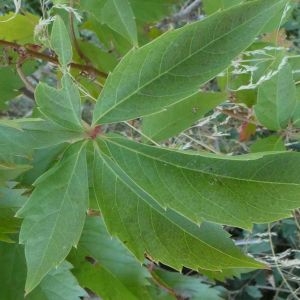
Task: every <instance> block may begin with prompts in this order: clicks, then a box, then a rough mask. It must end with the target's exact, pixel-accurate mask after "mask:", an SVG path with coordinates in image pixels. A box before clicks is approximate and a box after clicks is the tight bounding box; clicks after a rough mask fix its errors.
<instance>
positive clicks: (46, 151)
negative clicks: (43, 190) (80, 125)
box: [19, 143, 69, 185]
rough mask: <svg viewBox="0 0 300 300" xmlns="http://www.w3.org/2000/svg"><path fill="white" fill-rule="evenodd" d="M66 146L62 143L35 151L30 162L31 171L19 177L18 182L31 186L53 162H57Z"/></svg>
mask: <svg viewBox="0 0 300 300" xmlns="http://www.w3.org/2000/svg"><path fill="white" fill-rule="evenodd" d="M68 146H69V145H68V144H67V143H62V144H58V145H54V146H51V147H47V148H42V149H37V150H35V151H34V153H33V157H32V161H31V164H32V167H31V169H29V170H28V171H27V172H25V173H24V174H23V175H22V176H20V177H19V181H21V182H22V184H26V185H32V184H33V183H34V181H36V179H37V178H38V177H40V176H41V175H42V174H43V173H45V172H46V171H47V170H48V169H49V168H50V167H51V166H52V165H53V164H54V162H56V160H58V157H59V155H61V153H63V152H64V150H65V149H66V148H67V147H68Z"/></svg>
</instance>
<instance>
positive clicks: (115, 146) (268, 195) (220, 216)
mask: <svg viewBox="0 0 300 300" xmlns="http://www.w3.org/2000/svg"><path fill="white" fill-rule="evenodd" d="M100 145H101V147H102V149H103V151H106V153H107V154H108V155H109V156H111V157H112V160H113V161H114V163H115V164H116V165H117V166H118V168H119V169H120V172H121V170H122V171H123V172H125V173H126V176H128V178H129V179H130V180H132V182H134V184H135V185H136V186H138V187H139V188H140V189H142V190H143V192H144V193H146V194H147V195H148V196H149V197H151V198H152V199H153V201H154V202H155V203H157V204H159V205H160V206H161V207H163V208H166V209H167V208H170V209H173V210H175V211H177V212H178V213H180V214H182V215H184V216H185V217H187V218H188V219H190V220H191V221H192V222H194V223H201V222H203V221H211V222H216V223H220V224H227V225H232V226H236V227H242V228H246V229H251V227H252V224H253V223H267V222H271V221H275V220H278V219H281V218H285V217H289V216H290V215H291V210H292V209H295V208H297V207H299V206H300V179H299V176H298V163H297V162H299V163H300V155H299V154H298V153H269V154H261V153H257V154H251V155H245V156H238V157H228V156H218V155H210V154H199V153H195V152H191V153H189V152H188V153H187V152H184V153H183V152H177V151H174V150H167V149H163V148H156V147H151V146H146V145H142V144H138V143H135V142H132V141H129V140H126V139H123V138H118V137H111V138H103V139H102V140H101V143H100ZM279 170H280V171H279Z"/></svg>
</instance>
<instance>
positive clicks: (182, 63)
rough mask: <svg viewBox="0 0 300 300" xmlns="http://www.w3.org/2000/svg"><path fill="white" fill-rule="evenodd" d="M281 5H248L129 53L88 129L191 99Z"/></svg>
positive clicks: (119, 66) (195, 24) (100, 99)
mask: <svg viewBox="0 0 300 300" xmlns="http://www.w3.org/2000/svg"><path fill="white" fill-rule="evenodd" d="M285 3H286V1H282V0H280V1H273V2H272V4H270V3H269V2H266V1H263V0H259V1H251V2H247V3H246V4H244V5H240V6H236V7H234V8H232V9H229V10H226V11H223V12H220V13H217V14H214V15H212V16H211V17H209V18H206V19H205V20H203V21H199V22H195V23H192V24H189V25H186V26H184V27H183V28H180V29H178V30H175V31H172V32H168V33H166V34H164V35H162V36H161V37H159V38H157V39H156V40H155V41H153V42H151V43H149V44H147V45H145V46H143V47H141V48H139V49H133V50H132V51H130V52H129V53H128V54H127V55H126V56H125V57H124V58H123V59H122V61H121V62H120V63H119V65H118V66H117V67H116V68H115V69H114V71H113V73H111V74H110V76H109V77H108V79H107V81H106V83H105V86H104V89H103V91H102V93H101V95H100V97H99V99H98V102H97V104H96V107H95V111H94V118H93V123H109V122H118V121H123V120H129V119H133V118H136V117H140V116H144V115H149V114H151V113H155V112H159V111H162V110H163V109H164V108H165V107H166V106H168V105H171V104H174V103H176V102H178V101H181V100H183V99H185V98H187V97H189V96H191V95H193V94H195V93H196V92H197V91H198V90H199V86H200V85H201V84H203V83H205V82H207V81H208V80H210V79H212V78H213V77H214V76H216V75H217V74H218V73H220V72H221V71H222V70H223V69H225V68H226V67H227V66H228V65H229V63H230V62H231V60H232V59H233V58H234V57H235V56H236V55H238V54H239V53H240V52H241V51H242V50H244V49H245V48H246V47H247V46H249V45H250V44H251V42H252V41H253V39H254V38H255V36H256V35H257V34H258V33H259V31H260V29H261V27H262V26H263V25H265V24H266V22H268V20H269V19H270V18H271V17H272V15H274V14H276V13H277V12H278V11H280V9H282V8H283V6H284V4H285ZM220 24H222V25H220Z"/></svg>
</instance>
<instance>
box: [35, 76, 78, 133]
mask: <svg viewBox="0 0 300 300" xmlns="http://www.w3.org/2000/svg"><path fill="white" fill-rule="evenodd" d="M61 82H62V88H61V89H59V90H57V89H55V88H52V87H50V86H49V85H47V84H45V83H41V84H39V85H38V87H37V88H36V92H35V98H36V102H37V104H38V106H39V110H40V111H41V112H42V114H43V115H45V116H46V117H47V118H49V119H50V120H51V121H53V122H55V123H57V124H59V125H60V126H62V127H64V128H66V129H69V130H73V131H83V128H82V123H81V117H80V115H81V111H80V94H79V91H78V88H77V86H76V85H75V83H73V81H72V79H71V78H70V77H69V75H67V74H66V75H64V76H63V78H62V80H61Z"/></svg>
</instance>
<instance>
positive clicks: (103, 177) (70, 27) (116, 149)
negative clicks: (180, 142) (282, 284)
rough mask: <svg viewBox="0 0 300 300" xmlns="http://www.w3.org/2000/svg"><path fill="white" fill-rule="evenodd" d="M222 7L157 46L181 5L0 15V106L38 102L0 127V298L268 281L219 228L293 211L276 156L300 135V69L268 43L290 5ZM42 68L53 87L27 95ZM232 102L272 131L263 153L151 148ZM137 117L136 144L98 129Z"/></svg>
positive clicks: (195, 289)
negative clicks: (18, 99)
mask: <svg viewBox="0 0 300 300" xmlns="http://www.w3.org/2000/svg"><path fill="white" fill-rule="evenodd" d="M229 2H230V4H228V5H225V4H224V5H225V7H220V6H219V5H217V6H215V7H214V5H213V3H217V1H203V5H204V9H205V8H206V14H207V16H206V17H205V18H204V19H203V20H200V21H195V22H191V23H190V24H187V25H185V26H183V27H181V28H179V29H173V30H168V31H167V32H166V33H163V34H162V32H159V29H157V28H155V27H154V26H153V24H155V22H158V21H159V20H160V19H161V18H162V17H163V16H165V15H167V14H171V13H172V8H173V7H174V4H176V3H177V4H178V3H180V1H171V0H165V1H162V0H159V1H156V0H155V1H154V0H153V1H148V2H147V1H142V0H129V1H124V0H99V1H96V0H81V1H60V0H56V1H55V0H54V1H53V3H52V4H53V5H52V6H50V5H49V3H48V4H47V3H44V2H43V1H42V3H43V6H42V7H41V10H42V15H43V17H42V19H39V17H38V16H36V15H34V14H32V13H30V12H27V11H22V14H20V13H18V12H16V13H13V12H11V13H9V14H5V15H3V16H1V19H0V21H1V23H0V47H1V51H2V54H3V56H2V60H3V62H2V67H1V68H0V76H1V78H0V86H1V87H3V88H2V90H1V91H0V103H1V104H0V105H2V107H3V106H4V103H5V101H7V100H9V99H11V98H13V97H15V96H17V95H18V93H19V92H18V91H19V89H20V88H21V87H22V86H24V85H25V88H26V89H27V90H28V91H29V92H31V93H34V99H35V104H36V107H35V109H34V111H33V113H32V115H31V116H30V117H26V118H20V119H13V120H9V119H5V118H1V120H0V141H1V142H0V143H1V147H0V159H1V161H0V183H1V188H0V240H1V242H0V266H1V274H0V286H1V288H0V294H1V295H0V296H1V299H24V297H25V299H79V298H80V297H84V296H86V295H87V292H88V291H89V292H91V293H92V294H95V295H97V296H99V297H101V299H160V298H161V299H179V298H178V297H180V296H181V297H186V298H188V299H222V295H221V293H220V292H219V291H218V290H217V289H211V288H209V285H207V284H205V283H204V282H203V283H202V282H201V280H200V279H199V277H197V278H194V277H187V276H184V275H182V274H181V273H175V272H169V271H167V270H168V268H169V269H170V268H172V269H174V270H178V271H181V270H182V268H188V269H190V270H194V271H197V272H199V274H202V275H203V276H206V277H207V278H209V279H211V280H214V279H218V280H225V279H226V278H232V277H233V276H239V275H240V274H241V273H243V272H248V271H251V270H254V269H258V268H268V265H267V264H266V263H264V262H262V261H258V260H255V259H254V258H252V257H250V256H249V255H247V254H246V253H243V252H242V251H241V250H240V249H239V248H238V247H237V246H235V245H234V243H233V242H232V240H231V239H230V237H229V234H228V233H227V232H226V231H225V230H224V229H223V228H222V225H228V226H235V227H239V228H243V229H246V230H251V228H252V226H253V224H254V223H268V222H272V221H275V220H279V219H281V218H286V217H289V216H290V215H291V212H292V210H293V209H296V208H298V207H299V206H300V179H299V171H298V170H299V167H298V166H299V165H300V155H299V154H298V153H295V152H288V151H276V150H278V144H280V145H281V143H283V142H282V139H281V138H282V136H285V137H286V138H287V137H288V136H289V134H291V133H292V132H293V130H292V129H293V128H294V129H295V128H297V126H299V124H300V121H299V120H300V105H299V97H297V95H298V94H299V88H298V87H297V81H298V80H299V79H298V78H297V77H299V72H298V73H297V68H298V65H299V58H298V56H295V55H292V54H290V53H289V52H288V49H287V48H286V47H284V46H283V45H279V44H278V39H276V38H275V39H274V40H268V41H266V40H263V39H262V37H263V36H264V34H265V33H270V32H271V33H272V32H275V33H278V31H279V28H280V26H281V25H282V24H283V22H284V20H285V18H286V17H287V15H288V10H289V5H290V3H289V1H287V0H273V1H266V0H253V1H241V0H238V1H229ZM229 2H228V3H229ZM16 3H18V1H16ZM258 37H260V38H258ZM49 65H50V66H52V68H53V66H55V71H54V73H55V74H56V78H55V81H54V83H53V81H51V80H49V79H47V78H46V79H45V80H41V82H40V83H38V85H37V86H35V85H34V84H32V82H30V80H29V78H28V77H27V76H28V75H30V74H32V73H33V72H36V71H35V70H36V68H38V69H39V70H41V69H43V68H45V67H46V66H49ZM212 79H214V80H215V81H217V82H218V86H219V88H218V91H215V92H208V91H205V89H204V88H203V86H204V85H205V84H207V83H208V82H209V81H210V80H212ZM42 81H44V82H42ZM232 95H235V97H236V99H237V101H240V102H242V103H243V104H244V105H245V106H246V105H247V106H248V107H250V108H252V109H253V111H254V114H253V115H252V118H255V119H252V121H253V120H254V121H255V122H257V123H259V126H264V127H265V128H268V129H269V130H273V131H274V132H277V133H278V136H277V137H276V138H275V139H274V138H273V139H272V141H270V140H269V141H268V143H266V144H265V145H263V146H261V147H260V151H259V152H258V151H255V152H256V153H251V154H247V155H240V156H228V155H216V154H211V153H206V152H192V151H179V150H176V149H169V148H167V147H163V146H161V145H162V144H160V142H161V141H164V140H166V139H168V138H170V137H172V136H174V135H176V134H178V133H180V132H181V131H183V130H184V129H186V128H188V127H189V126H191V125H192V124H193V123H194V122H195V121H197V120H198V119H200V118H201V117H202V116H204V115H205V114H207V113H208V112H210V111H211V110H212V109H214V108H215V107H216V106H217V105H219V104H220V103H222V102H225V101H226V100H228V99H229V97H230V96H232ZM87 102H89V103H91V102H92V103H93V105H94V109H93V112H92V117H91V118H90V119H88V120H87V119H84V120H83V118H82V110H83V106H84V104H85V103H87ZM137 119H138V120H139V122H140V123H139V124H141V125H139V128H138V129H137V130H138V131H139V132H140V138H139V139H134V138H129V137H126V136H122V135H120V134H117V133H113V132H111V130H110V131H109V130H107V127H109V126H110V125H109V124H112V123H120V122H127V123H128V122H131V120H137ZM129 124H130V123H129ZM269 150H272V151H269ZM281 150H282V149H281ZM253 152H254V151H253ZM161 265H164V266H168V268H160V267H159V266H161ZM201 278H204V277H201ZM189 287H191V288H189ZM201 297H202V298H201Z"/></svg>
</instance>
